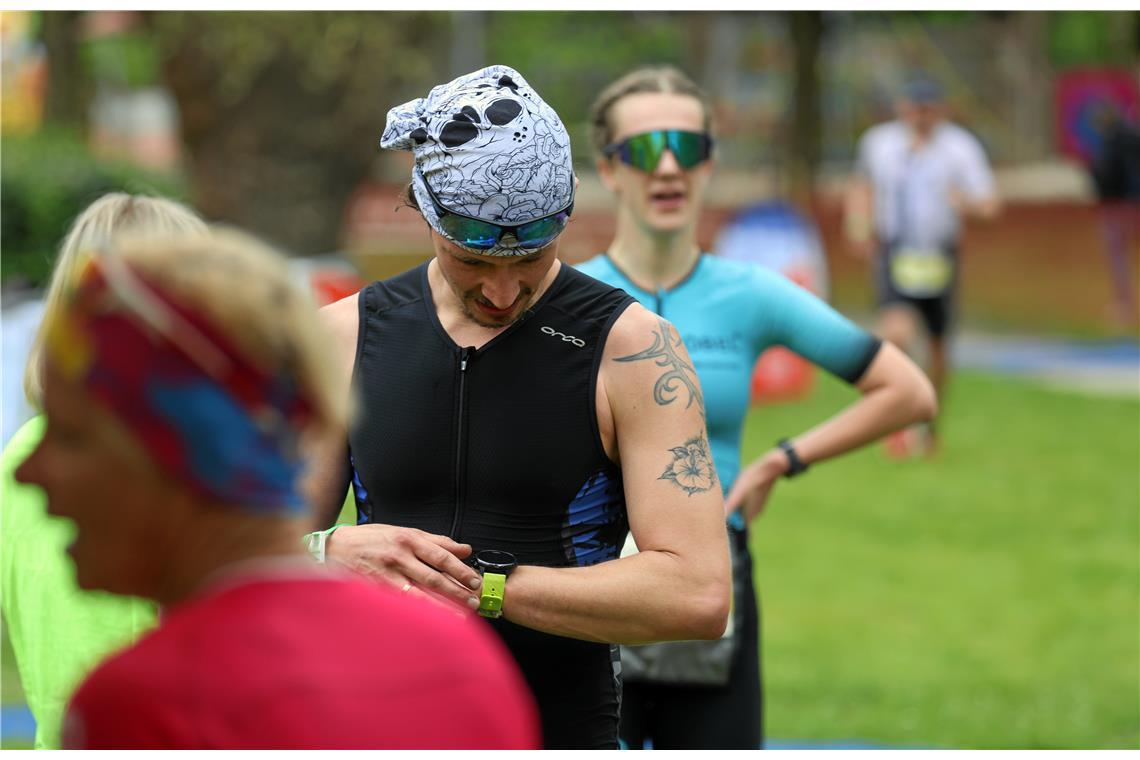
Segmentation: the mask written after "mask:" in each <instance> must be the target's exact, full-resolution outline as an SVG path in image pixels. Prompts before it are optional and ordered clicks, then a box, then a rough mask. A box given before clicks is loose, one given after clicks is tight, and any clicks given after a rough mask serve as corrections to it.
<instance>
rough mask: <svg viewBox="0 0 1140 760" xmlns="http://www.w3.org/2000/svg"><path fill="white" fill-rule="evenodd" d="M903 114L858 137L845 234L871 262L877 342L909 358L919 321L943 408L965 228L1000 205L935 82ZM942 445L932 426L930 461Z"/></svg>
mask: <svg viewBox="0 0 1140 760" xmlns="http://www.w3.org/2000/svg"><path fill="white" fill-rule="evenodd" d="M897 110H898V118H897V119H895V120H893V121H889V122H886V123H884V124H879V125H876V126H874V127H872V128H871V129H869V130H867V132H866V133H864V134H863V136H862V137H861V138H860V139H859V145H858V149H857V155H856V162H855V167H854V171H853V172H852V179H851V182H850V185H849V187H848V190H847V194H846V198H845V204H844V233H845V236H846V238H847V242H848V243H849V246H850V249H851V251H852V253H854V254H855V255H856V256H857V257H859V258H861V259H863V260H865V261H870V262H871V264H872V272H873V278H874V283H875V291H876V301H877V305H878V308H879V325H878V333H879V335H881V336H882V337H883V338H885V339H886V340H889V341H891V342H892V343H894V344H895V345H897V346H899V347H900V348H902V349H904V350H910V349H911V348H912V346H913V344H914V342H915V340H916V338H917V337H918V334H919V330H920V322H921V326H922V327H924V328H925V329H924V332H925V335H926V338H927V341H928V356H929V366H928V367H927V372H928V374H929V375H930V380H931V382H932V383H933V385H934V388H935V391H936V392H937V393H938V396H939V400H940V401H941V400H942V396H943V395H944V393H945V388H946V382H947V374H948V366H947V345H946V337H947V332H948V329H949V327H950V323H951V317H952V312H953V308H952V307H953V304H954V300H955V288H956V285H957V281H958V276H957V263H958V238H959V231H960V227H961V222H962V220H963V219H964V218H967V219H970V218H972V219H992V218H994V217H995V216H997V214H998V213H999V212H1000V208H1001V203H1000V200H999V198H998V195H997V192H996V189H995V187H994V179H993V174H992V172H991V171H990V167H989V163H988V161H987V159H986V154H985V151H984V150H983V148H982V145H981V143H980V142H979V141H978V140H977V138H975V137H974V136H973V135H972V134H970V133H969V132H968V131H966V130H965V129H963V128H962V127H960V126H958V125H956V124H953V123H951V122H950V121H948V120H947V117H946V105H945V101H944V97H943V91H942V88H941V87H940V86H939V85H938V84H937V83H935V82H934V81H932V80H930V79H927V78H917V79H914V80H912V81H911V82H910V83H909V84H908V85H907V87H906V88H905V90H904V93H903V96H902V97H901V98H900V99H899V101H898V103H897ZM906 440H907V439H906V438H905V437H904V438H901V439H900V438H895V439H894V440H893V442H890V443H891V444H892V445H891V449H892V451H893V453H900V454H905V453H906V451H905V448H906ZM936 440H937V439H936V438H935V436H934V428H933V425H931V426H929V427H928V429H927V435H926V436H925V449H926V451H927V453H930V452H933V451H934V450H935V449H936V446H937V444H936Z"/></svg>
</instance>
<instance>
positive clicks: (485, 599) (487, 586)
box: [479, 573, 507, 618]
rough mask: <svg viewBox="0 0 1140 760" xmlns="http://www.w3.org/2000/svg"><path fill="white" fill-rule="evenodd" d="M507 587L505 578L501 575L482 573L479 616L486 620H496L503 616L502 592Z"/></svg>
mask: <svg viewBox="0 0 1140 760" xmlns="http://www.w3.org/2000/svg"><path fill="white" fill-rule="evenodd" d="M506 587H507V576H505V575H503V574H502V573H483V585H482V586H480V588H479V614H480V615H482V616H483V617H486V618H497V617H499V616H501V615H502V614H503V592H504V591H505V590H506Z"/></svg>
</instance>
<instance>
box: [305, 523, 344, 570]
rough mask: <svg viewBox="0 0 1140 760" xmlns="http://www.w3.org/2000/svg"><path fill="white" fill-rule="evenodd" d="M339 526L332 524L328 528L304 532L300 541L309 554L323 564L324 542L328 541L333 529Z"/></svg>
mask: <svg viewBox="0 0 1140 760" xmlns="http://www.w3.org/2000/svg"><path fill="white" fill-rule="evenodd" d="M339 527H341V526H339V525H334V526H332V527H331V528H329V529H328V530H318V531H315V532H313V533H306V534H305V535H304V537H303V538H302V539H301V542H302V543H303V544H304V546H305V548H306V549H308V550H309V554H311V555H312V556H313V559H314V560H316V561H317V562H320V563H321V564H324V561H325V544H327V543H328V540H329V536H331V535H332V534H333V531H334V530H336V529H337V528H339Z"/></svg>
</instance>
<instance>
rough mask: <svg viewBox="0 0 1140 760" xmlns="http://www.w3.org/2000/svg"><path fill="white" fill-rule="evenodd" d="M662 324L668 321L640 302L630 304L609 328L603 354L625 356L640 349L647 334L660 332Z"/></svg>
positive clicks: (644, 343)
mask: <svg viewBox="0 0 1140 760" xmlns="http://www.w3.org/2000/svg"><path fill="white" fill-rule="evenodd" d="M662 324H668V322H667V321H666V320H665V319H663V318H661V317H659V316H657V315H656V314H654V313H653V312H651V311H650V310H649V309H647V308H645V307H644V306H642V305H641V304H640V303H632V304H630V305H629V307H628V308H627V309H626V310H625V311H624V312H622V315H621V316H620V317H618V319H617V321H616V322H614V325H613V327H611V328H610V334H609V336H608V337H607V338H606V349H605V354H606V355H607V356H625V355H627V354H632V353H636V352H638V351H641V350H642V349H643V348H645V345H646V339H647V337H648V336H650V335H655V334H658V333H660V332H661V326H662Z"/></svg>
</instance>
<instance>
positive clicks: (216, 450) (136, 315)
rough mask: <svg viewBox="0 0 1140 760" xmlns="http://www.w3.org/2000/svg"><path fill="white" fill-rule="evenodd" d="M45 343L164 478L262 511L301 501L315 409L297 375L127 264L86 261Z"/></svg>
mask: <svg viewBox="0 0 1140 760" xmlns="http://www.w3.org/2000/svg"><path fill="white" fill-rule="evenodd" d="M46 348H47V353H48V357H49V359H50V361H51V362H52V365H53V366H54V367H55V368H57V369H58V371H60V372H61V373H62V374H63V375H64V376H65V377H66V378H67V379H68V380H70V381H72V382H77V383H80V384H81V385H83V387H84V388H85V389H86V390H87V391H88V392H89V393H90V394H91V395H92V397H94V398H95V399H96V400H97V401H99V402H100V403H102V404H103V405H104V406H105V407H106V408H107V409H108V410H109V411H110V412H111V413H112V414H114V415H115V417H116V418H118V419H119V420H120V421H121V422H122V423H123V424H124V425H126V427H127V428H128V429H129V430H130V432H131V433H132V435H134V437H135V438H136V439H137V440H138V441H139V443H141V444H142V446H143V448H144V449H146V451H147V453H148V454H149V455H150V456H151V457H152V458H153V459H154V461H155V462H156V463H157V464H158V466H159V467H160V468H161V469H162V470H163V471H165V472H166V473H167V474H168V475H170V476H171V477H173V478H175V479H177V480H178V481H180V482H182V483H184V484H186V485H187V486H189V487H191V488H192V489H194V490H195V491H197V492H198V493H199V494H201V495H203V496H206V497H208V498H211V499H214V500H217V501H219V502H221V503H224V504H231V505H236V506H241V507H247V508H250V509H252V510H254V511H257V512H259V513H280V512H289V513H299V512H301V511H303V509H304V508H305V503H304V501H303V499H302V498H301V495H300V493H299V491H298V483H297V481H298V476H299V475H300V472H301V468H302V464H303V463H302V459H301V457H300V454H299V449H298V434H299V432H300V430H301V428H303V427H304V425H305V424H306V423H307V422H308V421H310V420H311V419H312V418H313V409H312V407H311V405H310V404H309V403H308V402H307V401H306V400H305V399H304V398H303V397H302V396H301V395H300V394H299V392H298V388H297V384H296V382H295V381H294V379H293V378H291V377H289V376H287V375H285V374H284V373H278V374H276V375H274V374H269V373H266V372H264V371H263V370H262V369H260V368H258V367H256V366H254V365H253V364H252V363H251V362H250V361H249V360H248V359H247V358H245V357H244V356H243V355H242V354H241V353H240V352H239V351H238V350H237V349H236V348H235V347H234V346H233V345H232V344H231V343H230V342H229V341H228V340H226V339H225V338H224V337H223V336H222V335H221V334H220V333H219V332H218V331H217V330H216V329H214V328H213V327H212V326H211V325H210V324H209V323H208V322H207V321H206V320H205V319H204V318H203V317H202V315H201V314H199V313H197V312H195V311H193V310H191V309H189V308H187V307H186V306H184V305H183V304H180V303H179V302H178V301H177V299H175V298H174V297H172V296H171V294H170V293H168V292H167V291H165V290H164V289H163V288H162V287H160V286H159V285H157V284H156V283H154V282H153V281H151V280H150V279H149V278H147V277H146V276H144V275H142V274H141V273H139V272H137V271H136V270H134V269H133V268H132V267H131V266H130V265H128V264H127V263H126V262H124V261H122V260H120V259H118V258H116V257H115V256H114V255H111V254H102V253H100V254H95V255H93V256H92V257H91V259H90V261H89V262H88V264H87V265H86V267H85V269H84V270H83V272H82V274H81V275H80V278H79V282H78V286H77V288H76V290H75V291H74V292H73V293H72V294H71V295H70V297H69V300H68V301H67V303H66V304H65V305H64V308H63V310H62V311H61V312H60V313H59V314H58V315H57V316H56V317H55V318H54V319H53V320H52V322H51V323H50V324H49V327H48V335H47V345H46Z"/></svg>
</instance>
